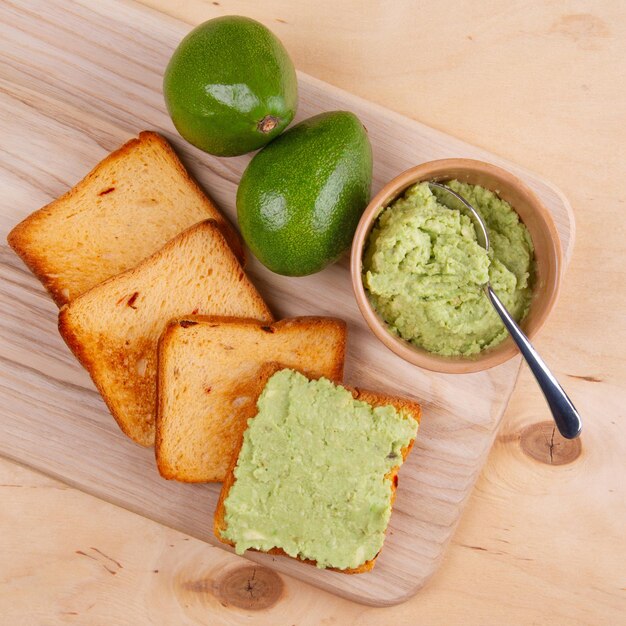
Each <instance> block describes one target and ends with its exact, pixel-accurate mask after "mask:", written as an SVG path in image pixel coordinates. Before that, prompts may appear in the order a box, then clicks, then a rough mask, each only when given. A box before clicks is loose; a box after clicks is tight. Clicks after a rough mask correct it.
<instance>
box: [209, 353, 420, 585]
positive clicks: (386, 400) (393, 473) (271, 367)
mask: <svg viewBox="0 0 626 626" xmlns="http://www.w3.org/2000/svg"><path fill="white" fill-rule="evenodd" d="M284 367H285V366H284V364H281V363H267V364H266V365H265V366H264V367H263V368H261V370H259V372H258V373H257V375H256V377H255V379H254V381H251V382H250V383H249V385H250V392H251V393H252V392H254V397H255V402H254V403H251V404H249V405H247V406H246V416H245V418H246V419H245V421H244V428H243V429H242V430H241V432H240V433H239V439H238V443H237V452H236V454H235V455H233V458H232V460H231V464H230V467H229V469H228V473H227V475H226V478H225V479H224V482H223V483H222V491H221V493H220V497H219V500H218V503H217V507H216V509H215V516H214V524H213V530H214V533H215V536H216V537H217V538H218V539H219V540H220V541H221V542H222V543H225V544H227V545H230V546H233V547H234V544H233V542H231V541H229V540H228V539H226V538H225V537H224V536H223V532H224V531H225V530H226V528H227V524H226V520H225V515H226V509H225V506H224V504H225V501H226V498H227V497H228V493H229V491H230V489H231V487H232V486H233V485H234V484H235V481H236V478H235V468H236V467H237V461H238V457H239V450H240V449H241V446H242V444H243V436H244V433H245V430H246V427H247V420H248V419H249V418H251V417H254V416H255V415H256V414H257V406H256V401H257V400H258V398H259V396H260V395H261V393H262V391H263V389H264V388H265V385H266V383H267V381H268V380H269V379H270V378H271V377H272V376H273V375H274V374H275V373H276V372H277V371H279V370H281V369H284ZM342 386H343V387H344V388H345V389H347V390H348V391H350V392H351V393H352V396H353V397H354V398H355V399H356V400H362V401H364V402H367V403H368V404H370V405H372V406H388V405H392V406H393V407H394V408H395V409H396V410H397V411H398V412H400V413H401V414H402V415H403V416H405V417H406V416H411V417H413V418H414V419H415V420H416V421H417V422H418V423H419V421H420V418H421V414H422V411H421V407H420V405H419V404H418V403H417V402H414V401H412V400H408V399H406V398H398V397H394V396H390V395H387V394H383V393H378V392H375V391H368V390H365V389H357V388H351V387H348V386H347V385H342ZM413 443H414V440H412V441H411V442H410V443H409V444H408V445H407V446H405V447H404V448H402V451H401V452H402V460H403V461H405V460H406V458H407V456H408V454H409V452H410V451H411V449H412V448H413ZM399 469H400V466H395V467H393V468H392V469H391V470H390V471H389V472H388V473H387V474H386V475H385V477H386V478H387V479H389V480H390V481H391V490H392V493H391V505H392V506H393V503H394V501H395V497H396V490H397V486H398V470H399ZM268 554H275V555H280V556H288V557H290V558H293V557H291V556H290V555H288V554H287V553H286V552H285V551H284V550H282V549H281V548H272V549H271V550H269V551H268ZM379 554H380V552H379V553H378V554H377V555H376V556H375V557H374V558H373V559H369V560H368V561H365V562H363V563H361V564H360V565H359V566H358V567H354V568H348V569H335V568H327V569H330V570H332V571H336V572H340V573H342V574H362V573H364V572H369V571H370V570H371V569H372V568H373V567H374V565H375V563H376V559H377V558H378V556H379ZM297 560H298V561H302V562H303V563H307V564H309V565H317V563H316V561H312V560H310V559H303V558H300V557H297Z"/></svg>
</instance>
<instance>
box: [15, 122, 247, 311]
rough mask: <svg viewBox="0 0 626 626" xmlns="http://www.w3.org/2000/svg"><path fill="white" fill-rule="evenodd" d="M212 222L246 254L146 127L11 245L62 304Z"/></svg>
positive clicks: (33, 218) (18, 231)
mask: <svg viewBox="0 0 626 626" xmlns="http://www.w3.org/2000/svg"><path fill="white" fill-rule="evenodd" d="M206 219H213V220H215V222H216V223H218V224H219V225H220V226H221V227H222V228H223V230H224V235H225V237H226V239H227V241H228V243H229V244H230V245H231V247H232V248H233V250H234V251H235V254H236V255H237V256H238V257H239V258H240V259H243V249H242V246H241V241H240V239H239V236H238V234H237V232H236V231H235V230H234V228H233V227H232V226H231V225H230V223H229V222H228V220H227V219H226V218H225V217H224V216H223V215H222V214H221V213H220V211H219V210H218V209H217V208H216V207H215V205H214V204H213V203H212V202H211V201H210V200H209V199H208V198H207V197H206V196H205V195H204V193H203V192H202V190H201V189H200V187H198V185H197V183H196V182H195V181H194V180H193V179H192V178H191V176H190V175H189V174H188V173H187V170H185V168H184V167H183V165H182V163H181V162H180V161H179V160H178V157H177V156H176V154H175V153H174V151H173V150H172V148H171V147H170V145H169V144H168V142H167V141H166V140H165V139H164V138H163V137H161V136H160V135H158V134H157V133H153V132H142V133H140V134H139V136H138V137H136V138H135V139H131V140H130V141H128V142H127V143H125V144H124V145H123V146H122V147H121V148H119V149H118V150H116V151H115V152H113V153H112V154H110V155H109V156H107V157H106V158H105V159H104V160H103V161H102V162H101V163H99V164H98V165H97V166H96V167H95V168H94V169H93V170H92V171H91V172H90V173H89V174H87V176H86V177H85V178H84V179H83V180H81V181H80V182H79V183H78V184H77V185H76V186H75V187H73V188H72V189H70V190H69V191H68V192H67V193H65V194H64V195H62V196H61V197H60V198H58V199H57V200H54V201H53V202H51V203H50V204H48V205H46V206H45V207H43V208H42V209H40V210H39V211H36V212H35V213H33V214H32V215H30V216H29V217H27V218H26V219H25V220H24V221H23V222H21V223H20V224H18V225H17V226H16V227H15V228H14V229H13V230H12V231H11V232H10V233H9V236H8V242H9V245H10V246H11V247H12V248H13V250H15V252H16V253H17V254H18V255H19V256H20V257H21V258H22V260H23V261H24V262H25V263H26V265H27V266H28V267H29V268H30V269H31V271H32V272H33V273H34V274H35V275H36V276H37V278H39V280H40V281H41V282H42V283H43V285H44V286H45V288H46V289H47V290H48V291H49V292H50V294H51V295H52V297H53V299H54V301H55V302H56V303H57V304H58V305H59V306H62V305H63V304H65V303H66V302H68V301H70V300H73V299H74V298H76V297H77V296H79V295H80V294H82V293H85V292H86V291H87V290H89V289H91V288H92V287H94V286H95V285H97V284H99V283H101V282H103V281H104V280H106V279H107V278H110V277H111V276H115V275H116V274H120V273H121V272H124V271H126V270H127V269H130V268H131V267H134V266H135V265H137V264H138V263H139V262H140V261H142V260H143V259H145V258H147V257H149V256H150V255H151V254H152V253H154V252H156V251H157V250H159V249H160V248H161V247H163V246H164V245H165V244H166V243H167V242H168V241H169V240H170V239H172V238H173V237H175V236H176V235H177V234H178V233H180V232H182V231H183V230H185V229H187V228H189V227H190V226H192V225H193V224H196V223H198V222H200V221H203V220H206Z"/></svg>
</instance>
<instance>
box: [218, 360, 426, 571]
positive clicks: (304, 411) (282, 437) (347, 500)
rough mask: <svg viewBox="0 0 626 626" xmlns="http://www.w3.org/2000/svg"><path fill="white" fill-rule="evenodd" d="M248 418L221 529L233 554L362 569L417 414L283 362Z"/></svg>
mask: <svg viewBox="0 0 626 626" xmlns="http://www.w3.org/2000/svg"><path fill="white" fill-rule="evenodd" d="M257 408H258V414H257V415H256V416H255V417H253V418H251V419H250V420H248V428H247V429H246V431H245V434H244V439H243V445H242V447H241V451H240V452H239V458H238V460H237V466H236V468H235V478H236V480H235V482H234V484H233V486H232V487H231V489H230V491H229V493H228V496H227V498H226V500H225V503H224V505H225V522H226V530H225V531H224V532H223V536H224V537H225V538H226V539H229V540H231V541H232V542H233V543H234V544H235V548H236V551H237V553H238V554H242V553H243V552H244V550H246V549H248V548H255V549H257V550H261V551H268V550H270V549H271V548H274V547H277V548H282V549H283V550H284V551H285V552H286V553H287V554H289V555H290V556H293V557H300V558H303V559H311V560H314V561H316V562H317V566H318V567H322V568H323V567H334V568H337V569H347V568H353V567H358V566H359V565H361V564H363V563H364V562H365V561H368V560H370V559H372V558H374V557H375V556H376V554H377V553H378V551H379V550H380V549H381V547H382V545H383V540H384V536H385V529H386V527H387V523H388V521H389V516H390V515H391V494H392V484H391V481H390V480H389V479H388V478H386V477H385V475H386V474H387V473H388V472H389V471H390V470H391V469H392V468H393V467H396V466H399V465H401V464H402V452H401V451H402V448H403V447H405V446H407V445H408V444H409V443H410V441H411V440H412V439H414V438H415V435H416V433H417V427H418V424H417V421H416V420H415V419H413V417H411V416H408V415H406V416H405V415H403V414H402V413H400V412H398V411H397V410H396V409H395V408H394V407H393V406H378V407H372V406H371V405H369V404H367V403H366V402H362V401H359V400H355V399H354V398H353V397H352V394H351V393H350V392H349V391H348V390H347V389H344V388H343V387H341V386H338V385H335V384H334V383H332V382H330V381H329V380H327V379H325V378H320V379H319V380H309V379H308V378H306V377H305V376H303V375H302V374H300V373H299V372H295V371H294V370H289V369H284V370H281V371H279V372H277V373H276V374H274V375H273V376H272V377H271V378H270V379H269V381H268V382H267V384H266V386H265V388H264V390H263V392H262V393H261V395H260V397H259V400H258V403H257Z"/></svg>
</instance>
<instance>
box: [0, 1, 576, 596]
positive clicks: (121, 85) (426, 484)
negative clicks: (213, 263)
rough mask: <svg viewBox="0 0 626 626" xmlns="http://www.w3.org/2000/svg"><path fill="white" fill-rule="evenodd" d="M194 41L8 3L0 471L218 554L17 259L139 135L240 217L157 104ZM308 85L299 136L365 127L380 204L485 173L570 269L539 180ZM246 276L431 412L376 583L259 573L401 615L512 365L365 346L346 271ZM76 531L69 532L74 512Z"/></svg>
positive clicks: (1, 37)
mask: <svg viewBox="0 0 626 626" xmlns="http://www.w3.org/2000/svg"><path fill="white" fill-rule="evenodd" d="M188 30H189V27H188V26H187V25H185V24H183V23H180V22H177V21H175V20H172V19H170V18H168V17H166V16H164V15H162V14H159V13H156V12H153V11H151V10H150V9H147V8H146V7H143V6H141V5H137V4H133V3H129V2H124V1H122V0H99V2H97V3H91V4H90V5H89V3H88V2H86V1H85V2H80V1H67V0H39V1H37V0H32V1H28V2H27V1H24V2H13V1H11V0H5V1H4V2H3V3H2V4H0V182H1V185H2V195H1V197H0V207H1V208H0V235H1V237H0V240H1V244H0V245H1V251H0V253H1V256H0V332H1V336H2V341H1V342H0V454H2V455H5V456H7V457H9V458H11V459H13V460H16V461H20V462H22V463H25V464H27V465H29V466H32V467H34V468H37V469H39V470H41V471H43V472H46V473H48V474H50V475H53V476H55V477H57V478H60V479H62V480H64V481H65V482H67V483H69V484H70V485H72V486H74V487H78V488H80V489H82V490H84V491H86V492H89V493H91V494H94V495H95V496H97V497H99V498H102V499H105V500H108V501H110V502H113V503H115V504H118V505H120V506H122V507H125V508H127V509H130V510H132V511H135V512H137V513H138V514H140V515H144V516H146V517H149V518H152V519H154V520H157V521H159V522H161V523H163V524H166V525H168V526H171V527H174V528H176V529H179V530H181V531H183V532H186V533H188V534H190V535H193V536H196V537H199V538H201V539H204V540H206V541H208V542H210V543H216V542H215V539H214V538H213V536H212V531H211V528H212V524H211V519H212V513H213V508H214V505H215V502H216V500H217V495H218V490H219V488H218V486H216V485H184V484H178V483H174V482H167V481H164V480H162V479H161V478H160V477H159V475H158V473H157V471H156V469H155V466H154V459H153V453H152V451H151V450H146V449H143V448H140V447H139V446H136V445H135V444H133V443H132V442H130V441H129V440H128V439H126V438H125V437H124V436H123V435H122V434H121V432H119V430H118V429H117V426H116V425H115V422H114V421H113V419H112V418H111V417H110V415H109V414H108V412H107V409H106V407H105V405H104V403H103V402H102V400H101V399H100V397H99V396H98V394H97V393H96V392H95V390H94V387H93V385H92V383H91V381H90V379H89V377H88V376H87V374H86V373H85V372H84V371H83V370H82V369H81V368H80V367H79V366H78V364H77V363H76V361H75V360H74V358H73V357H72V355H71V354H70V352H69V350H68V349H67V348H66V346H65V345H64V343H63V342H62V340H61V338H60V337H59V335H58V333H57V331H56V315H57V310H56V307H55V306H54V305H53V303H52V301H51V300H50V299H49V298H48V296H47V295H46V294H45V292H44V290H43V288H42V287H41V286H40V284H39V283H38V282H37V280H36V279H35V278H34V277H33V276H32V275H31V274H30V273H29V272H28V271H27V270H26V268H25V267H24V266H23V264H22V263H21V261H20V260H19V259H18V258H17V257H16V256H15V255H14V254H13V253H12V252H11V250H10V249H9V248H8V246H7V244H6V235H7V233H8V232H9V230H10V229H11V228H12V227H13V226H14V225H15V224H16V223H17V222H18V221H20V220H21V219H23V218H24V217H25V216H26V215H28V214H29V213H30V212H32V211H33V210H35V209H37V208H39V207H40V206H42V205H44V204H45V203H47V202H49V201H50V200H52V199H53V198H55V197H57V196H58V195H60V194H61V193H63V192H65V191H66V190H67V189H68V188H69V187H70V186H72V185H73V184H74V183H76V182H77V181H78V180H79V179H80V178H81V177H82V176H83V175H84V174H86V173H87V172H88V171H89V170H90V169H91V168H92V167H93V166H94V165H95V164H96V163H97V162H98V161H99V160H100V159H101V158H102V157H104V156H105V155H106V154H107V153H108V152H109V151H111V150H112V149H114V148H116V147H117V146H118V145H120V144H121V143H122V142H124V141H125V140H126V139H128V138H129V137H130V136H131V135H134V134H136V133H137V132H138V131H140V130H143V129H155V130H158V131H160V132H163V133H164V134H165V135H166V136H167V137H168V138H169V139H171V140H172V142H173V143H174V145H175V147H176V148H177V149H178V151H179V152H180V154H181V156H182V158H183V160H184V162H185V163H186V164H187V166H188V167H189V169H190V170H191V171H192V173H193V174H194V175H195V176H196V177H197V178H198V179H199V181H200V182H201V184H203V186H204V187H205V188H206V189H207V190H208V192H209V193H210V195H211V196H212V197H213V198H214V199H215V200H216V202H217V203H218V204H219V205H220V206H221V207H222V208H223V210H224V211H225V212H226V213H227V214H228V215H229V216H230V217H231V218H234V214H235V211H234V200H235V191H236V187H237V182H238V180H239V177H240V175H241V173H242V171H243V169H244V167H245V165H246V163H247V162H248V160H249V157H237V158H230V159H218V158H214V157H211V156H209V155H206V154H204V153H202V152H200V151H198V150H196V149H194V148H192V147H191V146H189V145H187V144H186V143H185V142H184V141H182V140H181V139H180V138H179V137H178V135H177V134H176V133H175V131H174V128H173V126H172V124H171V121H170V119H169V118H168V116H167V114H166V112H165V108H164V104H163V99H162V95H161V76H162V72H163V68H164V67H165V65H166V63H167V60H168V58H169V56H170V54H171V52H172V50H173V49H174V47H175V46H176V45H177V43H178V42H179V41H180V39H181V38H182V37H183V36H184V35H185V34H186V32H187V31H188ZM299 79H300V109H299V112H298V119H303V118H305V117H308V116H310V115H313V114H315V113H318V112H320V111H324V110H333V109H349V110H351V111H354V112H355V113H356V114H357V115H358V116H359V117H360V118H361V120H362V121H363V122H364V124H365V125H366V127H367V129H368V131H369V135H370V138H371V141H372V144H373V148H374V158H375V167H374V189H373V191H374V192H376V191H377V190H378V189H379V188H380V187H381V186H382V185H383V184H384V183H385V182H386V181H388V180H389V179H390V178H392V177H393V176H395V175H396V174H398V173H399V172H400V171H402V170H404V169H406V168H408V167H410V166H412V165H415V164H417V163H421V162H424V161H429V160H432V159H438V158H443V157H471V158H478V159H484V160H487V161H491V162H492V163H496V164H498V165H501V166H503V167H505V168H507V169H509V170H511V171H513V172H514V173H516V174H518V175H519V176H521V177H522V178H523V179H524V180H525V181H526V182H527V183H528V184H529V185H530V186H531V187H532V188H533V189H534V190H535V191H536V192H537V194H538V195H539V196H540V197H541V198H542V200H543V201H544V203H545V204H546V206H547V207H548V208H549V209H550V211H551V212H552V214H553V216H554V219H555V221H556V223H557V227H558V230H559V234H560V237H561V239H562V243H563V248H564V251H565V258H566V259H569V257H570V256H571V251H572V245H573V237H574V221H573V217H572V213H571V210H570V207H569V206H568V203H567V200H566V199H565V198H564V197H563V195H562V194H561V193H560V192H559V191H558V189H556V188H555V187H553V186H552V185H550V184H549V183H547V182H546V181H544V180H542V179H541V178H539V177H538V176H536V175H534V174H531V173H529V172H527V171H525V170H522V169H521V168H519V167H517V166H515V165H513V164H511V163H508V162H506V161H505V160H503V159H501V158H499V157H496V156H494V155H493V154H490V153H488V152H486V151H484V150H481V149H479V148H476V147H474V146H471V145H468V144H466V143H463V142H461V141H459V140H457V139H454V138H452V137H449V136H448V135H445V134H443V133H441V132H438V131H435V130H433V129H431V128H428V127H426V126H424V125H422V124H419V123H418V122H415V121H412V120H410V119H407V118H405V117H402V116H400V115H397V114H395V113H392V112H391V111H389V110H386V109H384V108H382V107H379V106H376V105H374V104H371V103H369V102H366V101H364V100H360V99H358V98H356V97H354V96H351V95H349V94H347V93H345V92H343V91H340V90H339V89H336V88H334V87H331V86H330V85H327V84H325V83H322V82H320V81H318V80H315V79H313V78H311V77H310V76H306V75H303V74H300V76H299ZM133 227H136V228H141V224H136V225H134V226H133ZM249 270H250V274H251V276H252V278H253V280H254V281H255V283H256V284H257V285H258V287H259V289H260V291H261V292H262V293H263V295H264V296H265V297H266V299H267V300H268V302H269V304H270V306H271V307H272V309H273V310H274V312H275V313H276V314H277V315H278V316H288V315H306V314H321V315H323V314H329V315H338V316H341V317H343V318H344V319H345V320H346V321H347V322H348V325H349V332H350V337H349V345H348V360H347V365H346V380H347V382H350V383H352V384H358V385H362V386H365V387H371V388H379V389H381V390H385V391H389V392H396V393H399V394H404V395H409V396H413V397H415V398H418V399H419V400H420V402H422V404H423V407H424V418H423V422H422V426H421V428H420V432H419V436H418V439H417V443H416V446H415V449H414V451H413V453H412V454H411V456H410V458H409V460H408V462H407V463H406V465H405V466H404V467H403V468H402V471H401V473H400V487H399V491H398V497H397V501H396V506H395V509H394V513H393V516H392V520H391V524H390V529H389V533H388V536H387V541H386V544H385V548H384V550H383V552H382V554H381V556H380V558H379V559H378V562H377V565H376V567H375V569H374V570H373V571H372V572H371V573H368V574H363V575H359V576H345V575H342V574H337V573H333V572H324V571H321V570H318V569H316V568H314V567H310V566H307V565H303V564H301V563H298V562H296V561H293V560H291V559H285V558H274V557H271V556H266V555H260V554H250V555H249V558H251V559H252V560H254V561H257V562H260V563H263V564H265V565H267V566H269V567H272V568H275V569H277V570H279V571H281V572H284V573H287V574H289V575H292V576H295V577H297V578H300V579H302V580H305V581H308V582H310V583H312V584H314V585H317V586H319V587H322V588H324V589H327V590H329V591H331V592H333V593H336V594H339V595H341V596H344V597H347V598H351V599H353V600H356V601H358V602H362V603H367V604H372V605H385V604H393V603H397V602H400V601H402V600H404V599H406V598H407V597H408V596H410V595H411V594H413V593H415V592H416V591H417V590H418V589H419V588H420V587H422V586H423V585H424V583H425V582H426V581H427V580H428V578H429V577H430V576H431V575H432V574H433V572H435V570H436V568H437V566H438V564H439V562H440V561H441V558H442V555H443V552H444V549H445V547H446V544H447V543H448V541H449V540H450V537H451V535H452V533H453V531H454V528H455V526H456V523H457V521H458V519H459V516H460V515H461V512H462V510H463V506H464V504H465V502H466V500H467V497H468V495H469V493H470V491H471V489H472V486H473V484H474V482H475V480H476V478H477V476H478V473H479V472H480V470H481V467H482V465H483V462H484V461H485V458H486V456H487V453H488V451H489V449H490V447H491V444H492V442H493V439H494V436H495V434H496V431H497V428H498V425H499V423H500V420H501V418H502V415H503V412H504V409H505V407H506V404H507V401H508V399H509V396H510V394H511V392H512V390H513V386H514V384H515V380H516V378H517V374H518V370H519V365H520V363H519V360H518V359H515V360H513V361H510V362H509V363H506V364H504V365H502V366H500V367H498V368H496V369H492V370H490V371H488V372H482V373H477V374H468V375H463V376H459V375H457V376H452V375H443V374H441V375H439V374H433V373H430V372H426V371H422V370H420V369H418V368H416V367H413V366H410V365H408V364H406V363H404V362H403V361H401V360H400V359H399V358H397V357H396V356H394V355H393V354H392V353H391V352H389V351H388V350H387V349H386V348H385V347H384V346H383V345H382V344H380V343H379V342H378V341H377V340H376V339H375V338H374V337H373V335H372V334H371V333H370V332H369V331H368V329H367V328H366V326H365V324H364V322H363V320H362V319H361V317H360V315H359V312H358V310H357V307H356V305H355V302H354V299H353V297H352V293H351V287H350V278H349V273H348V268H347V262H346V261H343V262H341V263H339V264H337V265H335V266H333V267H331V268H329V269H327V270H325V271H324V272H322V273H320V274H317V275H315V276H310V277H306V278H298V279H292V278H285V277H281V276H277V275H274V274H272V273H270V272H269V271H267V270H266V269H265V268H263V267H261V266H260V265H259V264H258V263H256V262H254V261H252V262H251V263H250V266H249ZM67 522H68V524H72V518H71V513H70V512H68V520H67ZM220 545H221V544H220ZM222 547H223V546H222ZM225 549H226V548H225ZM208 554H209V553H208V552H207V558H209V556H208Z"/></svg>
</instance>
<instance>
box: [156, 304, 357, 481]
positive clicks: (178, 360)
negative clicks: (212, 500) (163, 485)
mask: <svg viewBox="0 0 626 626" xmlns="http://www.w3.org/2000/svg"><path fill="white" fill-rule="evenodd" d="M345 345H346V324H345V322H343V321H341V320H337V319H332V318H324V317H299V318H294V319H285V320H281V321H280V322H276V323H274V324H270V325H267V324H264V323H263V322H259V321H256V320H246V319H234V318H219V317H201V316H191V317H184V318H180V319H178V320H173V321H172V322H171V323H170V324H169V325H168V327H167V328H166V329H165V331H164V332H163V335H162V336H161V339H160V342H159V352H158V382H157V388H158V394H157V395H158V401H157V420H156V444H155V451H156V459H157V465H158V468H159V471H160V473H161V475H162V476H164V477H165V478H173V479H176V480H180V481H184V482H214V481H222V480H224V477H225V476H226V471H227V469H228V467H229V465H230V462H231V458H232V456H233V454H234V452H235V445H236V444H237V440H238V437H239V433H240V431H241V430H242V428H243V423H242V415H245V413H246V404H250V403H252V404H253V405H254V400H255V398H253V397H251V396H250V393H249V391H248V389H247V388H246V385H247V381H249V380H253V379H254V376H255V374H256V372H257V371H258V370H259V369H260V368H261V366H262V365H263V364H264V363H266V362H267V361H270V360H279V361H280V362H281V363H284V364H285V365H286V366H288V367H293V368H295V369H298V370H302V371H303V372H305V373H306V374H308V375H310V376H313V377H317V376H325V377H326V378H329V379H331V380H336V381H338V382H339V381H341V379H342V375H343V362H344V355H345ZM242 382H243V384H242Z"/></svg>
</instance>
